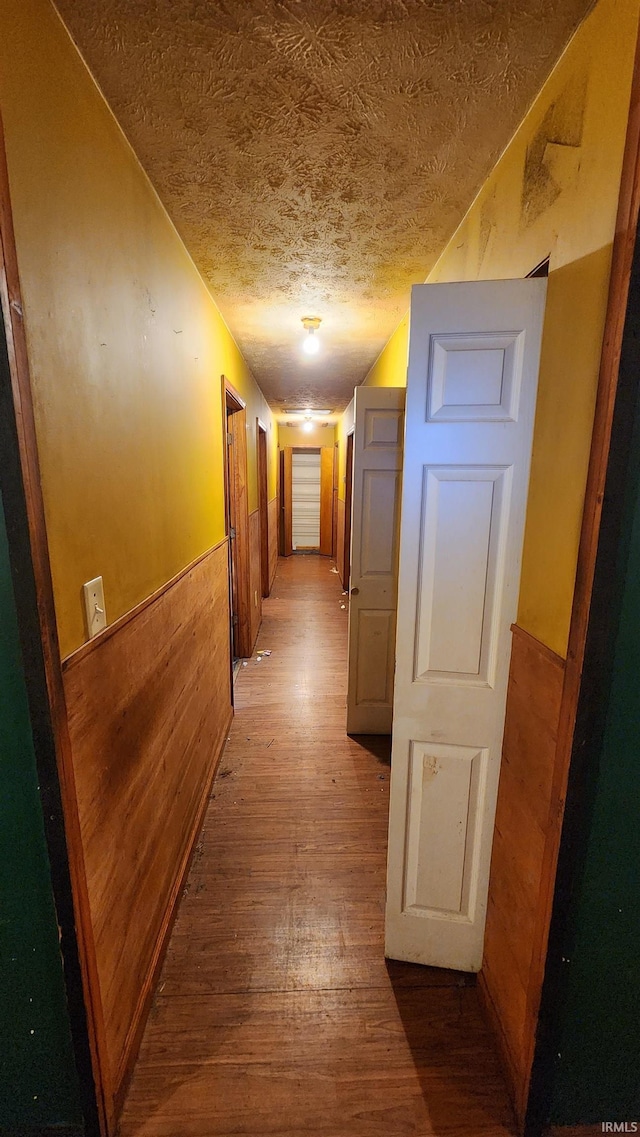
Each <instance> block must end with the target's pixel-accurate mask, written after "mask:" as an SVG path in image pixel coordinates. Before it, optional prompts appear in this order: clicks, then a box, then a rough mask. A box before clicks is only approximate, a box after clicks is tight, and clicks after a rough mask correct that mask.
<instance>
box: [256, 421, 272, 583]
mask: <svg viewBox="0 0 640 1137" xmlns="http://www.w3.org/2000/svg"><path fill="white" fill-rule="evenodd" d="M256 439H257V447H258V455H257V457H258V509H259V516H260V587H261V590H262V595H263V596H268V595H269V592H270V581H269V486H268V480H267V431H266V427H265V426H263V424H262V423H261V422H260V419H257V421H256Z"/></svg>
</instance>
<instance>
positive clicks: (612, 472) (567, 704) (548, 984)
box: [519, 33, 640, 1137]
mask: <svg viewBox="0 0 640 1137" xmlns="http://www.w3.org/2000/svg"><path fill="white" fill-rule="evenodd" d="M639 214H640V33H639V37H638V40H637V43H636V57H635V66H634V73H633V81H632V86H631V100H630V109H629V117H628V121H627V135H626V142H625V150H624V157H623V163H622V175H621V180H620V193H619V197H618V211H617V217H616V227H615V235H614V241H613V255H612V262H611V275H610V278H609V297H608V303H607V313H606V318H605V327H604V337H603V346H602V355H601V360H600V372H599V379H598V388H597V394H596V407H595V415H594V424H593V433H592V439H591V452H590V457H589V468H588V474H587V486H586V492H585V501H584V510H583V517H582V528H581V533H580V544H579V550H578V562H577V570H576V586H575V591H574V596H573V605H572V614H571V624H570V630H569V645H568V651H567V660H566V666H565V676H564V684H563V691H562V702H561V706H560V719H559V727H558V741H557V747H556V760H555V770H554V785H553V793H552V799H553V800H555V801H559V802H563V803H564V809H563V811H562V812H561V813H560V816H559V817H558V818H557V823H556V826H555V828H554V830H553V832H552V834H551V836H550V839H548V841H547V846H546V848H545V881H546V886H547V887H546V905H547V909H546V914H547V918H546V920H544V921H541V925H540V926H539V927H538V929H537V943H536V944H535V948H536V954H537V958H538V960H539V978H540V1004H539V1008H535V1010H536V1013H537V1022H538V1029H537V1035H536V1041H535V1050H534V1053H533V1055H532V1069H531V1080H530V1084H529V1087H528V1093H527V1099H526V1101H525V1102H523V1103H522V1108H521V1109H520V1110H519V1113H520V1115H521V1120H522V1122H523V1125H524V1128H525V1131H526V1132H527V1133H528V1134H531V1135H532V1137H534V1135H536V1137H537V1135H538V1134H539V1133H540V1132H541V1131H542V1127H543V1125H544V1124H545V1122H546V1113H547V1110H548V1106H549V1095H550V1078H549V1073H550V1071H551V1069H552V1064H553V1059H554V1055H555V1046H554V1041H555V1040H554V1030H553V1024H554V1023H555V1014H556V1011H557V1001H558V995H559V990H560V984H561V978H563V973H564V967H563V963H562V953H563V951H564V950H565V946H564V937H565V934H566V928H567V919H568V908H569V905H568V896H569V895H570V892H571V889H572V885H573V881H574V880H575V878H576V874H577V872H578V869H579V864H580V850H581V846H582V842H583V837H582V833H583V831H584V827H585V825H586V823H587V815H588V810H589V802H588V793H587V792H586V785H585V766H586V764H587V762H588V759H589V755H590V753H591V748H590V746H589V739H590V734H591V731H592V730H593V726H594V724H593V721H592V718H591V714H590V711H589V706H588V703H589V701H590V700H589V697H590V695H592V694H593V685H594V683H597V682H598V681H600V680H601V679H602V668H603V666H605V663H606V656H607V652H606V648H605V642H606V639H607V636H608V634H609V631H610V627H611V619H612V613H611V611H610V603H609V598H610V573H611V563H612V562H611V559H610V558H611V556H612V550H613V548H614V547H617V539H618V534H619V528H620V500H617V501H616V497H617V498H618V499H620V498H621V496H622V495H621V493H620V482H621V480H622V477H623V470H626V456H627V455H628V450H629V444H630V433H629V432H630V427H631V421H632V415H631V413H630V409H629V407H630V402H631V398H632V394H631V392H633V393H634V394H635V391H636V390H637V381H636V382H635V383H634V378H635V375H637V371H636V370H635V369H632V370H633V374H632V375H630V374H629V373H628V372H625V371H624V369H621V361H622V364H623V366H624V365H625V364H626V365H627V366H628V365H629V359H628V358H626V357H625V355H624V353H623V348H624V346H625V344H624V340H625V330H626V331H627V333H628V334H629V341H628V344H629V349H628V350H629V353H631V350H632V349H631V344H632V343H633V331H632V326H631V319H632V318H633V313H631V312H630V292H631V296H632V299H633V300H634V301H635V300H636V299H637V298H638V295H640V284H639V281H638V276H637V272H638V265H639V260H640V251H639V253H638V255H637V254H636V246H637V242H638V218H639ZM634 260H635V262H636V263H635V265H634ZM632 272H633V275H632ZM631 306H632V305H631ZM628 317H631V319H629V323H627V321H628ZM634 350H635V349H634ZM612 438H615V444H616V445H615V447H614V448H613V449H612ZM603 509H604V512H603ZM598 562H599V563H598Z"/></svg>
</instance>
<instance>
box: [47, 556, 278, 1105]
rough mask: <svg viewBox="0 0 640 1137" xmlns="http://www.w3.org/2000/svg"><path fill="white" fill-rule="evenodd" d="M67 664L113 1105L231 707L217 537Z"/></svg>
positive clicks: (225, 600) (224, 582)
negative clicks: (205, 549) (214, 541)
mask: <svg viewBox="0 0 640 1137" xmlns="http://www.w3.org/2000/svg"><path fill="white" fill-rule="evenodd" d="M258 564H259V562H258ZM63 674H64V687H65V693H66V700H67V708H68V716H69V732H70V735H71V746H72V753H73V765H74V772H75V779H76V787H77V796H78V809H79V814H80V825H81V834H82V845H83V852H84V858H85V864H86V873H87V886H88V894H89V905H90V910H91V920H92V925H93V931H94V936H95V944H96V956H97V969H98V978H99V986H100V995H101V999H102V1004H103V1009H104V1020H105V1036H106V1044H105V1045H106V1055H105V1054H101V1055H100V1064H101V1066H102V1067H103V1068H104V1066H105V1064H106V1071H105V1072H106V1074H107V1077H106V1078H105V1082H106V1084H107V1085H109V1086H110V1087H112V1088H113V1098H114V1102H115V1105H116V1112H117V1108H118V1106H119V1105H120V1103H121V1101H122V1098H123V1095H124V1091H125V1089H126V1084H127V1078H128V1074H129V1072H130V1069H131V1066H132V1063H133V1061H134V1060H135V1057H136V1053H137V1049H138V1046H139V1042H140V1037H141V1033H142V1029H143V1027H144V1022H145V1018H146V1013H147V1010H148V1007H149V1003H150V999H151V996H152V994H153V987H154V981H155V978H156V976H157V974H158V970H159V966H160V963H161V961H162V956H163V950H164V947H165V945H166V942H167V938H168V934H169V932H170V929H171V924H172V917H173V915H174V911H175V907H176V903H177V900H178V898H179V896H180V893H181V890H182V886H183V880H184V877H185V873H186V871H187V869H188V865H189V861H190V856H191V852H192V849H193V847H194V843H195V840H196V838H197V835H198V832H199V829H200V825H201V821H202V817H203V814H204V809H205V806H206V802H207V798H208V794H209V789H210V785H211V782H212V779H213V775H214V773H215V769H216V765H217V762H218V759H219V757H220V754H221V753H222V748H223V745H224V741H225V738H226V734H227V731H228V727H229V723H230V721H231V715H232V709H231V686H230V659H229V584H228V553H227V540H226V538H225V540H224V541H222V542H221V543H220V544H219V545H217V546H216V547H215V548H214V549H212V550H210V551H209V552H208V553H206V554H205V555H204V556H203V557H201V558H199V559H198V560H197V561H194V562H193V564H191V565H190V566H189V567H188V568H187V569H185V570H184V571H183V572H182V573H180V574H179V576H177V577H175V578H174V579H173V580H172V581H170V582H169V583H168V584H167V585H166V586H165V587H164V588H162V589H160V590H159V591H158V592H157V593H155V594H154V595H153V596H151V597H150V598H149V599H148V600H147V601H144V602H143V603H142V604H140V605H139V606H138V607H137V608H135V609H134V610H133V611H132V612H130V613H128V614H127V615H125V616H123V617H122V618H121V619H120V620H118V621H116V622H115V623H114V624H112V625H110V626H109V627H107V628H106V629H105V631H104V632H102V633H101V634H100V635H98V636H96V638H95V639H93V640H90V641H89V643H87V644H84V645H83V647H81V648H79V649H78V651H76V652H74V653H73V654H72V655H70V656H69V657H68V658H67V659H66V660H65V661H64V664H63Z"/></svg>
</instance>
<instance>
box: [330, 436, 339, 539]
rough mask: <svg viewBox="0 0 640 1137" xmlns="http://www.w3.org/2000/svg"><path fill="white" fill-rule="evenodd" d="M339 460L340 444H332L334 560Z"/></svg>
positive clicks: (336, 531) (332, 534)
mask: <svg viewBox="0 0 640 1137" xmlns="http://www.w3.org/2000/svg"><path fill="white" fill-rule="evenodd" d="M339 459H340V444H339V442H337V441H336V442H334V444H333V495H332V500H333V521H332V526H331V556H332V557H333V558H334V559H335V558H336V557H337V555H338V471H339Z"/></svg>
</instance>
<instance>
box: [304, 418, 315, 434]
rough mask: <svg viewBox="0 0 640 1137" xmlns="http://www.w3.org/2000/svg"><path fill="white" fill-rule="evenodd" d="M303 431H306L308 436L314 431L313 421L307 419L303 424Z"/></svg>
mask: <svg viewBox="0 0 640 1137" xmlns="http://www.w3.org/2000/svg"><path fill="white" fill-rule="evenodd" d="M302 429H303V430H304V431H306V433H307V434H309V432H310V431H312V430H313V423H312V422H311V419H307V420H306V422H303V424H302Z"/></svg>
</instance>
